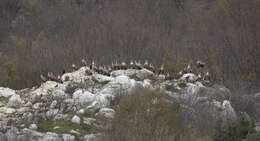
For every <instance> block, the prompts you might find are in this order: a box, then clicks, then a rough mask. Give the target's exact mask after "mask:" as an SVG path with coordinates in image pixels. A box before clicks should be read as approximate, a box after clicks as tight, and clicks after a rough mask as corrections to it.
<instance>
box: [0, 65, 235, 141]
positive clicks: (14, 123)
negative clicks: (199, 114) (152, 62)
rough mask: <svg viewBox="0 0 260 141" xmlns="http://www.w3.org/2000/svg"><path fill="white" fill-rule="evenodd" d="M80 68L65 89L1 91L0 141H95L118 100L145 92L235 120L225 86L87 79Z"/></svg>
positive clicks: (189, 79)
mask: <svg viewBox="0 0 260 141" xmlns="http://www.w3.org/2000/svg"><path fill="white" fill-rule="evenodd" d="M89 71H91V70H90V68H89V67H81V68H79V69H78V70H76V71H74V72H70V73H65V74H64V75H63V76H61V80H62V82H63V83H60V82H55V81H47V82H45V83H42V85H41V86H40V87H38V88H36V87H35V88H31V89H24V90H16V91H15V90H12V89H9V88H2V87H0V140H1V141H92V140H96V138H98V136H100V135H101V134H102V132H99V131H101V130H100V129H102V128H105V127H104V126H103V124H102V123H104V122H110V121H111V119H113V117H114V114H115V109H113V106H111V105H112V102H113V100H114V99H115V98H116V97H117V96H118V94H126V95H127V94H130V93H131V92H132V91H134V90H136V89H139V88H145V89H150V90H160V91H162V92H163V93H164V94H165V95H167V96H168V97H169V100H178V101H181V103H182V106H183V107H186V108H187V109H189V112H190V113H191V114H192V111H193V108H194V106H193V105H202V106H204V107H209V106H211V107H212V114H213V115H214V116H216V117H218V118H222V119H234V118H236V112H235V110H234V109H233V107H232V106H231V103H230V101H229V99H230V91H229V90H228V89H227V88H226V87H224V86H221V85H217V84H211V83H209V82H204V81H199V80H198V79H197V77H198V76H197V75H195V74H192V73H186V74H184V75H183V76H182V77H181V78H179V79H173V80H165V79H162V76H157V75H156V74H154V73H153V72H152V71H149V70H147V69H141V70H136V69H127V70H116V71H113V72H111V75H110V76H105V75H102V74H98V73H94V72H93V73H91V74H87V73H86V72H89Z"/></svg>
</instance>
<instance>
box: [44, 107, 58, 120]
mask: <svg viewBox="0 0 260 141" xmlns="http://www.w3.org/2000/svg"><path fill="white" fill-rule="evenodd" d="M58 112H59V109H49V110H48V111H47V112H46V118H47V119H53V118H54V117H55V116H56V115H57V114H58Z"/></svg>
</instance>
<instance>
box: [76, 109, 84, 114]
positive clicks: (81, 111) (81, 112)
mask: <svg viewBox="0 0 260 141" xmlns="http://www.w3.org/2000/svg"><path fill="white" fill-rule="evenodd" d="M77 113H78V114H84V113H85V110H84V109H80V110H79V111H78V112H77Z"/></svg>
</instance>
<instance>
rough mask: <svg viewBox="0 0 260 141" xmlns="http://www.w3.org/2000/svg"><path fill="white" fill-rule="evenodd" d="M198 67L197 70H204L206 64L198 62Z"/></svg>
mask: <svg viewBox="0 0 260 141" xmlns="http://www.w3.org/2000/svg"><path fill="white" fill-rule="evenodd" d="M196 65H197V68H204V67H205V65H206V63H204V62H202V61H199V60H198V61H197V62H196Z"/></svg>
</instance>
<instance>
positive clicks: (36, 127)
mask: <svg viewBox="0 0 260 141" xmlns="http://www.w3.org/2000/svg"><path fill="white" fill-rule="evenodd" d="M29 129H31V130H37V129H38V126H37V125H36V124H31V125H30V126H29Z"/></svg>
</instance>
